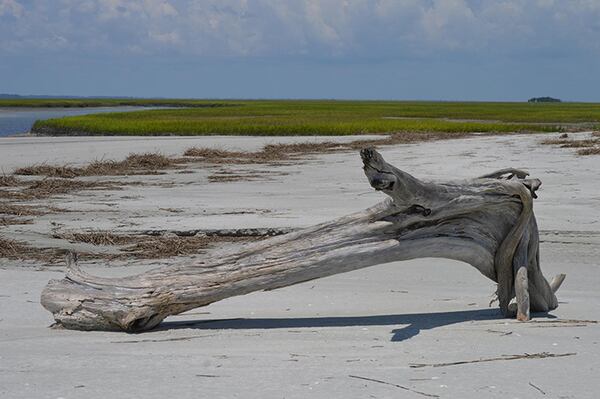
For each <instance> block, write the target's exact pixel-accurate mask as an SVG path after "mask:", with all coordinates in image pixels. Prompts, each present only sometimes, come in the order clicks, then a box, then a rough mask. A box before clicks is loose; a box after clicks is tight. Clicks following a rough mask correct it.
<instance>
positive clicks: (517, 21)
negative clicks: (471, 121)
mask: <svg viewBox="0 0 600 399" xmlns="http://www.w3.org/2000/svg"><path fill="white" fill-rule="evenodd" d="M599 71H600V0H0V93H15V94H22V95H25V94H38V95H80V96H135V97H178V98H335V99H395V100H473V101H523V100H527V99H528V98H530V97H535V96H553V97H558V98H561V99H562V100H566V101H600V90H599V89H600V73H599Z"/></svg>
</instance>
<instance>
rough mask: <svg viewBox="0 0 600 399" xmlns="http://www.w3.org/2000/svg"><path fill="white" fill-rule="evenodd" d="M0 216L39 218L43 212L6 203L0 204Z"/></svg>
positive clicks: (30, 207)
mask: <svg viewBox="0 0 600 399" xmlns="http://www.w3.org/2000/svg"><path fill="white" fill-rule="evenodd" d="M0 214H3V215H11V216H39V215H44V214H45V212H42V211H40V210H39V209H38V208H34V207H32V206H22V205H13V204H9V203H7V202H0Z"/></svg>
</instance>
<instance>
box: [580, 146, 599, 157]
mask: <svg viewBox="0 0 600 399" xmlns="http://www.w3.org/2000/svg"><path fill="white" fill-rule="evenodd" d="M577 155H600V147H588V148H582V149H580V150H577Z"/></svg>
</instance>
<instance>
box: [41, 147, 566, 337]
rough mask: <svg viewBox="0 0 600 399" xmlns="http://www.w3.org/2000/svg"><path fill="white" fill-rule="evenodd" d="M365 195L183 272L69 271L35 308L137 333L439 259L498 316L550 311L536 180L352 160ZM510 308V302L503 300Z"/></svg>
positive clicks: (75, 323)
mask: <svg viewBox="0 0 600 399" xmlns="http://www.w3.org/2000/svg"><path fill="white" fill-rule="evenodd" d="M361 156H362V159H363V163H364V171H365V174H366V176H367V178H368V179H369V182H370V184H371V186H372V187H374V188H375V189H376V190H381V191H383V192H384V193H385V194H387V195H388V196H390V197H391V198H389V199H387V200H386V201H384V202H382V203H379V204H377V205H375V206H373V207H371V208H369V209H366V210H365V211H362V212H359V213H356V214H352V215H349V216H345V217H342V218H339V219H337V220H333V221H331V222H327V223H323V224H320V225H317V226H314V227H310V228H306V229H303V230H299V231H296V232H292V233H288V234H285V235H282V236H278V237H273V238H270V239H267V240H264V241H260V242H255V243H251V244H248V245H246V246H244V247H243V248H242V249H241V250H239V251H231V252H227V251H221V252H218V253H216V254H215V255H214V256H213V257H212V258H211V259H207V260H205V261H204V262H200V263H198V264H194V265H187V266H169V267H163V268H159V269H156V270H152V271H149V272H147V273H143V274H139V275H135V276H131V277H126V278H102V277H96V276H92V275H89V274H87V273H85V272H83V271H82V270H80V269H79V267H78V266H77V263H76V259H74V257H73V256H71V258H70V259H69V262H68V263H69V264H68V268H67V275H66V277H65V278H64V279H62V280H51V281H50V282H49V283H48V285H47V287H46V288H45V289H44V291H43V293H42V298H41V302H42V305H43V306H44V307H45V308H46V309H47V310H49V311H50V312H52V314H53V315H54V318H55V320H56V322H57V323H58V324H59V325H62V326H64V327H66V328H71V329H80V330H124V331H129V332H134V331H143V330H149V329H152V328H154V327H156V326H157V325H158V324H159V323H160V322H161V321H162V320H163V319H164V318H165V317H167V316H169V315H174V314H178V313H181V312H185V311H187V310H190V309H193V308H196V307H199V306H205V305H208V304H210V303H213V302H216V301H219V300H221V299H225V298H228V297H231V296H235V295H243V294H247V293H250V292H253V291H259V290H272V289H275V288H280V287H285V286H289V285H292V284H297V283H301V282H304V281H308V280H312V279H316V278H320V277H325V276H331V275H334V274H338V273H344V272H348V271H351V270H356V269H360V268H363V267H368V266H372V265H377V264H380V263H386V262H392V261H399V260H407V259H414V258H421V257H442V258H449V259H456V260H460V261H464V262H466V263H469V264H471V265H473V266H474V267H475V268H477V269H478V270H479V271H480V272H481V273H483V274H484V275H485V276H486V277H488V278H490V279H492V280H493V281H495V282H497V296H498V300H499V305H500V310H501V311H502V313H503V314H504V315H505V316H506V317H515V316H516V317H517V318H518V319H519V320H528V319H529V317H530V310H531V311H533V312H546V311H548V310H551V309H554V308H556V307H557V306H558V302H557V299H556V296H555V294H554V293H555V291H556V290H557V289H558V287H559V286H560V284H561V283H562V280H563V279H564V275H559V276H557V277H556V278H555V279H554V280H553V281H552V283H548V281H547V280H546V279H545V278H544V276H543V275H542V272H541V270H540V266H539V253H538V250H539V239H538V229H537V225H536V221H535V217H534V214H533V208H532V198H534V197H535V191H536V190H537V189H538V187H539V186H540V184H541V183H540V181H539V180H537V179H527V178H526V176H527V173H526V172H524V171H521V170H517V169H505V170H500V171H497V172H494V173H491V174H489V175H485V176H481V177H479V178H475V179H472V180H468V181H461V182H448V183H428V182H427V183H426V182H422V181H420V180H418V179H416V178H415V177H413V176H411V175H409V174H408V173H405V172H403V171H401V170H399V169H397V168H395V167H394V166H392V165H390V164H388V163H387V162H386V161H384V159H383V158H382V156H381V155H380V154H379V153H378V152H377V151H375V150H374V149H371V148H369V149H364V150H362V151H361ZM515 296H516V302H515V303H511V300H512V299H513V298H515Z"/></svg>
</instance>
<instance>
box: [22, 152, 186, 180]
mask: <svg viewBox="0 0 600 399" xmlns="http://www.w3.org/2000/svg"><path fill="white" fill-rule="evenodd" d="M175 165H176V160H174V159H171V158H169V157H166V156H164V155H162V154H158V153H144V154H129V156H128V157H127V158H125V159H124V160H122V161H111V160H101V161H94V162H92V163H90V164H89V165H87V166H83V167H73V166H66V165H63V166H60V165H34V166H27V167H24V168H19V169H16V170H15V172H14V173H15V174H16V175H25V176H47V177H62V178H68V179H72V178H74V177H81V176H118V175H128V174H151V173H156V172H155V171H156V170H159V169H166V168H170V167H173V166H175Z"/></svg>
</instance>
